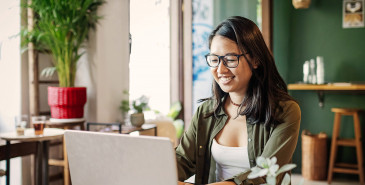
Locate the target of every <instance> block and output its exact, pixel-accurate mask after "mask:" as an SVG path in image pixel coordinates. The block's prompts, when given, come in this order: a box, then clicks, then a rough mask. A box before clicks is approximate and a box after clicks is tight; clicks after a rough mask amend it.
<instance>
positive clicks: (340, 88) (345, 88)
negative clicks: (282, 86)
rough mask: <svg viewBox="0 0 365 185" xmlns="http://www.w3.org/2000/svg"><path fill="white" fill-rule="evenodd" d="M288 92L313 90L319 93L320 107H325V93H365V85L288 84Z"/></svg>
mask: <svg viewBox="0 0 365 185" xmlns="http://www.w3.org/2000/svg"><path fill="white" fill-rule="evenodd" d="M288 90H307V91H308V90H312V91H317V93H318V99H319V106H320V107H323V106H324V91H331V92H354V91H357V92H364V91H365V84H356V83H355V84H354V83H328V84H322V85H316V84H288Z"/></svg>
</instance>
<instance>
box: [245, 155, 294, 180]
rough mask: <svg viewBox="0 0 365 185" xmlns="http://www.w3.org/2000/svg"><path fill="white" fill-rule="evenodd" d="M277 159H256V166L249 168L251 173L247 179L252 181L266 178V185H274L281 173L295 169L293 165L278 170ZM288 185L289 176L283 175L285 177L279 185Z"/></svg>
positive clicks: (286, 165)
mask: <svg viewBox="0 0 365 185" xmlns="http://www.w3.org/2000/svg"><path fill="white" fill-rule="evenodd" d="M276 162H277V158H276V157H272V158H271V159H270V158H265V157H262V156H259V157H257V159H256V164H257V166H255V167H253V168H251V173H250V174H249V175H248V178H249V179H254V178H257V177H263V176H266V183H267V185H275V184H276V177H277V176H278V175H279V174H280V173H283V172H286V171H289V170H291V169H293V168H295V167H296V165H295V164H285V165H284V166H282V167H281V168H280V169H279V165H278V164H276ZM288 182H289V183H290V175H289V174H285V177H284V179H283V181H282V183H281V185H288V184H289V183H288Z"/></svg>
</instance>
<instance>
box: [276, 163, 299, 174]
mask: <svg viewBox="0 0 365 185" xmlns="http://www.w3.org/2000/svg"><path fill="white" fill-rule="evenodd" d="M295 167H297V165H296V164H285V165H284V166H282V167H281V168H280V169H279V171H278V172H277V173H276V174H280V173H283V172H286V171H289V170H291V169H293V168H295Z"/></svg>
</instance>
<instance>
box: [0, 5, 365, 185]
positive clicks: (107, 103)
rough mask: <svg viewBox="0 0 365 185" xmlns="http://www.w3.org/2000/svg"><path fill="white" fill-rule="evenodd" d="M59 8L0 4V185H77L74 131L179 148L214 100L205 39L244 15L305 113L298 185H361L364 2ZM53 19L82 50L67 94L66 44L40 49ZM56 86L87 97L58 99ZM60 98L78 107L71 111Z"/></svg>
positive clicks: (294, 173) (294, 180) (296, 158)
mask: <svg viewBox="0 0 365 185" xmlns="http://www.w3.org/2000/svg"><path fill="white" fill-rule="evenodd" d="M46 2H48V3H49V4H47V3H46ZM55 2H58V1H50V0H47V1H43V0H42V1H41V0H12V1H0V84H1V91H0V185H38V184H39V185H41V184H42V185H43V184H50V185H61V184H62V185H63V184H64V185H69V184H72V179H73V176H72V170H71V173H70V170H69V165H68V161H67V152H66V147H65V144H64V140H63V133H64V131H65V130H67V129H70V130H86V131H92V132H98V133H102V132H107V133H113V134H129V135H135V136H140V135H148V136H151V137H155V136H157V137H167V138H169V139H170V140H171V142H172V143H173V146H174V147H176V146H177V145H178V144H179V142H180V139H181V137H182V135H183V133H184V130H185V131H186V130H187V129H188V128H189V126H190V122H191V120H192V117H193V115H194V113H195V111H196V109H197V108H198V106H199V105H200V103H199V101H198V100H199V99H202V98H208V97H210V96H211V95H212V94H211V93H212V92H211V86H212V80H213V78H212V76H211V73H210V70H209V66H208V65H207V64H206V61H205V58H204V55H206V54H207V53H209V47H208V44H209V42H208V36H209V34H210V32H211V31H212V30H213V29H214V28H215V27H216V26H217V25H218V24H219V23H220V22H221V21H223V20H224V19H226V18H228V17H230V16H236V15H237V16H243V17H246V18H248V19H250V20H252V21H253V22H255V23H256V25H257V26H258V27H259V28H260V30H261V32H262V34H263V37H264V39H265V42H266V45H267V46H268V48H269V49H270V51H271V52H272V54H273V56H274V59H275V64H276V67H277V69H278V71H279V73H280V75H281V77H282V78H283V79H284V81H285V82H286V84H287V88H288V92H289V94H290V95H291V96H292V97H293V98H294V99H295V100H296V101H297V102H298V105H299V107H300V110H301V121H300V130H299V135H298V142H297V146H296V149H295V152H294V154H293V157H292V163H293V164H295V165H296V167H295V168H294V169H292V170H291V184H293V185H296V184H303V185H307V184H308V185H309V184H316V185H321V184H329V183H330V184H335V185H342V184H343V185H348V184H350V185H352V184H353V185H355V184H364V169H363V165H364V164H363V159H364V154H363V151H362V150H363V149H362V148H364V142H365V141H364V140H363V138H362V137H361V135H362V134H364V132H363V130H364V128H365V125H364V121H365V119H364V112H363V110H365V96H364V94H365V93H364V92H365V73H364V69H365V29H364V0H285V1H283V0H104V1H100V0H83V1H80V2H84V4H86V3H87V2H88V3H91V4H90V5H89V8H90V7H91V8H90V9H85V11H84V9H82V8H79V9H76V10H75V11H71V10H70V12H67V11H69V10H66V8H60V7H62V6H66V5H65V4H69V5H67V7H72V6H71V5H75V6H76V4H79V3H78V2H77V1H73V0H62V2H63V4H62V3H60V4H61V5H57V3H55ZM59 2H61V1H59ZM32 3H33V4H32ZM37 3H39V4H37ZM52 3H55V4H52ZM32 5H33V6H32ZM42 6H43V7H42ZM77 6H79V5H77ZM80 6H81V5H80ZM48 10H49V11H48ZM62 11H64V12H63V13H62ZM49 12H52V13H49ZM47 13H49V14H52V15H50V16H49V17H51V19H47V20H50V21H49V22H50V23H49V24H53V23H55V22H57V21H58V20H68V21H70V20H72V21H71V22H68V23H66V24H64V25H63V26H62V24H63V23H64V22H63V23H62V21H61V22H60V23H59V25H61V26H59V25H58V27H57V25H56V26H55V30H56V31H54V33H55V34H54V35H57V34H56V33H57V32H58V31H59V32H62V29H63V28H66V29H69V30H70V29H72V30H74V32H73V34H72V36H70V35H71V34H69V35H67V34H66V35H65V38H70V37H72V38H73V39H74V40H72V41H71V42H73V43H79V44H76V45H77V47H74V48H72V47H69V48H68V49H69V51H71V50H73V51H75V53H73V54H70V57H69V58H70V61H71V62H73V61H74V62H75V63H74V65H73V66H74V68H75V70H74V72H73V74H72V75H71V77H70V78H73V79H74V82H72V80H70V81H71V84H68V83H69V81H68V80H66V81H65V82H64V80H62V79H61V78H63V77H62V75H61V73H62V71H60V70H59V69H60V67H57V66H58V65H61V64H60V63H62V62H61V60H64V61H66V60H68V58H67V57H64V55H67V52H63V51H60V50H62V49H60V48H66V45H57V44H59V43H54V44H52V43H49V42H48V43H47V41H43V40H42V39H43V37H44V35H45V34H43V35H42V33H41V32H42V31H44V30H45V27H42V26H45V25H46V24H47V23H45V22H42V16H44V17H46V15H45V14H47ZM58 13H59V15H58ZM83 13H85V16H89V17H88V18H87V20H86V19H85V20H86V22H82V21H80V20H83V19H82V16H83V15H81V14H83ZM68 15H72V16H74V17H72V16H70V18H67V16H68ZM78 15H80V16H79V17H81V18H75V17H77V16H78ZM52 16H53V18H54V19H52ZM62 16H63V17H62ZM60 17H61V18H60ZM64 17H65V18H64ZM62 18H64V19H62ZM73 18H75V19H73ZM77 21H80V22H77ZM87 21H89V22H87ZM75 22H76V23H75ZM56 24H58V23H56ZM80 25H81V26H80ZM48 26H49V25H48ZM73 26H74V27H73ZM77 26H79V27H77ZM33 30H35V32H32V31H33ZM75 30H76V31H75ZM77 30H83V31H81V32H77ZM37 31H40V32H37ZM65 33H68V31H66V32H65ZM61 34H62V33H60V34H59V35H61ZM65 38H63V39H64V40H65ZM60 40H61V39H60ZM60 42H61V41H60ZM47 44H48V46H47ZM55 45H57V46H55ZM58 46H60V47H58ZM67 47H68V46H67ZM58 51H60V53H62V54H58V55H55V54H54V53H57V52H58ZM60 55H61V56H60ZM75 58H76V59H75ZM55 61H57V62H55ZM64 63H67V62H64ZM75 66H76V67H75ZM76 69H77V70H76ZM65 84H66V85H65ZM52 87H62V88H63V87H76V88H75V89H78V90H80V89H81V90H80V91H78V92H75V93H76V99H72V98H70V99H65V100H61V96H63V95H60V91H61V90H58V91H57V92H56V90H53V88H52ZM79 87H80V88H79ZM57 89H59V88H57ZM64 91H66V90H64ZM51 92H53V93H51ZM67 92H69V91H67ZM70 94H72V93H71V91H70ZM51 95H52V96H51ZM56 100H58V101H67V102H69V103H70V102H71V104H72V103H73V104H76V103H80V104H78V105H77V106H76V105H75V107H76V108H74V109H71V110H63V108H62V107H61V108H60V106H58V105H54V103H55V102H56ZM58 103H59V102H58ZM144 103H145V104H144ZM133 104H134V105H136V104H137V106H133ZM138 104H139V106H138ZM61 109H62V110H61ZM138 109H140V110H141V111H139V113H142V115H143V116H144V118H143V120H142V122H140V123H136V122H134V121H136V120H138V119H140V117H137V116H136V114H135V111H136V112H138ZM135 116H136V117H135ZM36 119H41V122H42V123H41V127H42V128H41V130H42V131H41V133H40V134H39V133H38V134H37V132H39V131H38V130H37V129H38V127H37V126H36V125H37V124H36V122H37V121H38V120H36ZM138 124H139V125H138ZM141 124H142V126H141ZM43 127H45V128H43ZM333 136H334V137H333ZM110 152H112V151H110ZM45 155H46V156H45ZM146 155H148V154H146ZM44 159H46V161H44ZM42 160H43V163H42V162H39V161H42ZM41 163H42V164H41ZM70 174H71V177H70ZM120 184H123V182H120Z"/></svg>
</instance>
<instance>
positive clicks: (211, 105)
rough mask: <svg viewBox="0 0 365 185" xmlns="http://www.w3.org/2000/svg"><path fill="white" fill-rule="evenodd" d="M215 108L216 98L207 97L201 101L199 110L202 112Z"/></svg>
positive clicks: (208, 111)
mask: <svg viewBox="0 0 365 185" xmlns="http://www.w3.org/2000/svg"><path fill="white" fill-rule="evenodd" d="M213 110H214V100H213V99H207V100H205V101H204V102H203V103H201V104H200V105H199V107H198V112H200V113H210V112H212V111H213Z"/></svg>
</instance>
